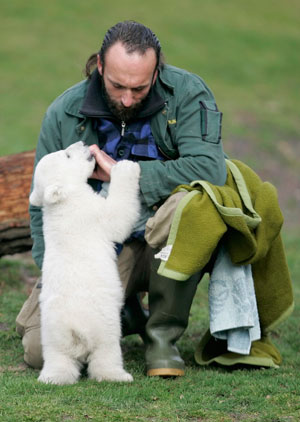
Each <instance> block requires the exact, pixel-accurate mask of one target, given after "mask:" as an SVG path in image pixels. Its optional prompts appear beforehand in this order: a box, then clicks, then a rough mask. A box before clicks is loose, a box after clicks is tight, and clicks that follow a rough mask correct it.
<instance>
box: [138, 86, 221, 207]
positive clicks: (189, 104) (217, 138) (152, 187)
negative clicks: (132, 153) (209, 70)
mask: <svg viewBox="0 0 300 422" xmlns="http://www.w3.org/2000/svg"><path fill="white" fill-rule="evenodd" d="M188 86H189V89H188V88H187V86H183V87H182V89H181V92H182V95H181V96H179V98H177V101H176V128H172V129H173V136H172V145H173V148H175V149H176V150H177V156H178V158H176V159H173V160H167V161H158V160H155V161H144V162H140V163H139V164H140V166H141V180H140V186H141V191H142V193H143V195H144V198H145V201H146V203H147V205H148V206H153V205H154V204H156V203H159V202H160V201H162V200H164V199H165V198H166V197H168V196H169V195H170V193H171V192H172V191H173V189H175V187H176V186H178V185H180V184H189V183H190V182H192V181H193V180H206V181H208V182H210V183H213V184H216V185H223V184H224V183H225V181H226V165H225V156H224V151H223V146H222V140H221V123H222V113H220V112H219V111H218V109H217V106H216V104H215V100H214V97H213V95H212V93H211V91H210V90H209V89H205V87H204V85H202V84H201V83H200V82H199V84H198V85H197V84H196V83H195V82H193V84H189V85H188ZM175 95H176V94H175ZM168 123H169V122H168ZM172 123H173V122H172ZM154 136H155V135H154Z"/></svg>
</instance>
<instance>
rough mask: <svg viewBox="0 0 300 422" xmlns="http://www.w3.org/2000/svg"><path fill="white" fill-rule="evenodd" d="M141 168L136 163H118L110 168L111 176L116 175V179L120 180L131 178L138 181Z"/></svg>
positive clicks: (124, 161) (125, 161) (127, 161)
mask: <svg viewBox="0 0 300 422" xmlns="http://www.w3.org/2000/svg"><path fill="white" fill-rule="evenodd" d="M140 173H141V168H140V166H139V165H138V163H134V162H133V161H129V160H122V161H119V162H118V163H117V164H116V165H115V166H114V167H113V168H112V176H114V175H117V177H118V178H120V179H122V178H123V177H126V179H127V178H128V177H132V178H133V179H138V178H139V177H140Z"/></svg>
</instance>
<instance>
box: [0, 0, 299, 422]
mask: <svg viewBox="0 0 300 422" xmlns="http://www.w3.org/2000/svg"><path fill="white" fill-rule="evenodd" d="M124 19H135V20H138V21H141V22H143V23H145V24H146V25H148V26H150V27H151V28H152V29H153V30H154V32H155V33H156V34H157V35H158V37H159V38H160V41H161V43H162V46H163V49H164V52H165V55H166V58H167V61H168V62H169V63H171V64H174V65H176V66H179V67H184V68H186V69H188V70H190V71H192V72H195V73H198V74H200V75H201V76H202V77H203V78H204V79H205V81H206V82H207V83H208V85H209V86H210V87H211V88H212V90H213V92H214V94H215V96H216V99H217V103H218V106H219V108H220V109H221V111H223V113H224V117H223V142H224V149H225V151H226V152H227V153H228V154H229V155H230V156H232V157H235V158H240V159H242V160H243V161H245V162H246V163H247V164H248V165H250V166H251V167H253V168H254V169H255V170H256V171H257V172H258V174H259V175H260V176H261V177H262V178H263V179H264V180H269V181H271V182H272V183H273V184H275V185H276V187H277V188H278V193H279V200H280V204H281V206H282V209H283V212H284V215H285V225H284V229H283V234H284V240H285V245H286V253H287V258H288V263H289V268H290V271H291V275H292V280H293V283H294V292H295V302H296V306H295V311H294V313H293V314H292V316H291V317H290V318H289V319H288V320H286V321H285V322H284V323H282V324H281V325H280V327H278V328H277V329H276V331H275V332H274V333H273V335H272V339H273V341H274V343H275V344H276V346H277V347H278V348H279V350H280V352H281V353H282V356H283V364H282V366H281V367H280V368H279V369H277V370H275V369H262V370H254V369H249V368H236V369H234V370H229V369H224V368H222V367H217V366H214V367H199V366H197V365H196V364H195V362H194V359H193V351H194V348H195V346H196V345H197V341H198V340H199V338H200V337H201V335H202V334H203V333H204V331H205V330H206V327H207V324H208V313H207V281H204V282H203V283H201V285H200V287H199V289H198V293H197V296H196V299H195V302H194V304H193V308H192V316H191V321H190V324H189V328H188V330H187V332H186V333H185V335H184V337H183V338H182V339H181V340H180V347H181V350H182V354H183V357H184V359H185V361H186V363H187V374H186V377H184V378H180V379H176V380H162V379H149V378H147V377H146V376H145V375H144V359H143V349H142V346H141V343H140V341H139V339H138V338H137V337H135V336H132V337H131V338H127V339H125V340H123V350H124V357H125V364H126V367H127V368H128V369H129V370H130V371H131V372H132V373H133V375H134V378H135V381H134V383H132V384H130V385H128V384H126V385H122V384H109V383H106V382H105V383H101V384H97V383H96V382H92V381H89V380H88V379H87V378H83V379H82V380H80V382H79V383H78V384H76V385H74V386H68V387H56V386H48V385H41V384H40V383H38V382H37V376H38V372H37V371H34V370H31V369H28V368H26V367H25V366H24V364H23V360H22V346H21V342H20V339H19V338H18V336H17V334H16V333H15V322H14V321H15V317H16V314H17V312H18V310H19V308H20V307H21V305H22V303H23V301H24V299H25V297H26V295H27V290H26V289H27V287H26V283H24V279H27V278H28V277H34V276H36V268H35V267H33V266H32V265H31V263H30V262H29V263H28V262H27V261H23V260H19V261H18V260H17V261H15V260H14V261H11V260H8V259H6V258H5V259H1V260H0V420H1V421H2V420H3V421H18V422H19V421H51V422H52V421H68V420H70V421H86V420H92V421H103V420H105V421H130V422H131V421H135V420H136V421H155V422H156V421H157V422H160V421H171V422H173V421H174V422H175V421H176V422H177V421H195V422H203V421H205V422H206V421H211V422H227V421H228V422H229V421H230V422H231V421H234V422H237V421H251V422H253V421H262V422H265V421H267V422H291V421H292V422H296V421H298V420H300V399H299V396H300V381H299V369H300V355H299V351H300V331H299V318H300V307H299V299H300V264H299V245H300V222H299V209H300V207H299V204H300V193H299V192H300V160H299V157H300V136H299V133H300V119H299V69H300V55H299V51H300V31H299V28H300V3H299V1H297V0H286V1H285V2H282V1H279V0H273V1H261V0H260V1H259V0H252V1H251V2H246V1H243V0H226V1H222V0H209V1H208V0H206V1H204V0H185V2H182V1H179V0H173V1H172V2H169V1H157V0H152V1H151V2H142V1H140V0H139V1H138V0H132V1H127V2H124V1H121V0H117V1H115V2H111V3H109V2H104V1H102V0H97V1H96V0H90V1H89V2H84V1H82V0H72V1H71V0H52V1H49V2H46V1H41V0H39V1H38V0H29V1H26V2H25V1H23V0H2V1H1V4H0V22H1V25H0V37H1V43H0V63H1V67H0V76H1V77H0V92H1V95H0V126H1V133H0V154H1V155H6V154H12V153H17V152H21V151H24V150H30V149H33V148H35V146H36V141H37V137H38V133H39V128H40V125H41V121H42V118H43V115H44V113H45V111H46V108H47V106H48V105H49V103H50V102H51V101H52V100H53V99H54V98H55V97H56V96H57V95H58V94H60V93H61V92H62V91H63V90H64V89H66V88H68V87H69V86H71V85H72V84H74V83H76V82H77V81H79V80H80V79H82V77H83V74H82V69H83V68H84V64H85V61H86V59H87V58H88V56H89V55H90V54H91V53H93V52H95V51H97V50H98V49H99V47H100V43H101V40H102V38H103V35H104V33H105V31H106V29H107V28H109V27H110V26H111V25H113V24H114V23H116V22H117V21H119V20H124Z"/></svg>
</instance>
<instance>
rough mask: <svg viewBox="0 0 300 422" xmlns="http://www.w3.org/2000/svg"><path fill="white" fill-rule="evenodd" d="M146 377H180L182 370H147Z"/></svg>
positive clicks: (182, 373)
mask: <svg viewBox="0 0 300 422" xmlns="http://www.w3.org/2000/svg"><path fill="white" fill-rule="evenodd" d="M147 375H148V377H182V376H183V375H184V370H183V369H177V368H155V369H148V371H147Z"/></svg>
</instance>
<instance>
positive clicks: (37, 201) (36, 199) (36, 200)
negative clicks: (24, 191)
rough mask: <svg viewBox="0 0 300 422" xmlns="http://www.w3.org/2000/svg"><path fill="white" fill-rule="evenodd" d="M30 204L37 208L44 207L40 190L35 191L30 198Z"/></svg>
mask: <svg viewBox="0 0 300 422" xmlns="http://www.w3.org/2000/svg"><path fill="white" fill-rule="evenodd" d="M29 202H30V204H31V205H34V206H35V207H41V206H42V205H43V200H42V195H41V194H40V192H39V191H38V189H33V191H32V192H31V194H30V196H29Z"/></svg>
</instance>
